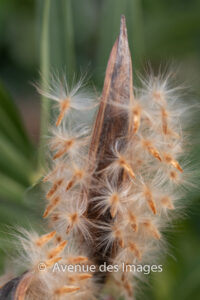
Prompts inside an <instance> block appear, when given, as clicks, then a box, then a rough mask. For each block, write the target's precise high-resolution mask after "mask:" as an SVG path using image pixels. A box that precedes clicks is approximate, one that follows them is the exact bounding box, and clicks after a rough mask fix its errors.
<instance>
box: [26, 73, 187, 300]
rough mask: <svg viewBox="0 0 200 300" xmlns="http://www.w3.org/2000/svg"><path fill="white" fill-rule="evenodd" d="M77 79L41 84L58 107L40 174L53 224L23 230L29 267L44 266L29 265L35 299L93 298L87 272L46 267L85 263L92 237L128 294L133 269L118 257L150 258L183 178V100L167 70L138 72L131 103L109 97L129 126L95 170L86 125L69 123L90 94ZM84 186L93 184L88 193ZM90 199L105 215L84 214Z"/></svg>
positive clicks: (93, 289) (89, 101)
mask: <svg viewBox="0 0 200 300" xmlns="http://www.w3.org/2000/svg"><path fill="white" fill-rule="evenodd" d="M83 85H84V84H83V82H82V81H80V82H79V83H78V84H76V85H75V87H74V88H73V89H71V90H70V89H69V87H68V85H67V82H66V80H65V79H64V82H63V81H61V80H58V79H56V78H55V77H52V81H51V84H50V86H49V88H48V90H47V91H46V92H43V91H40V92H41V93H42V94H43V95H44V96H45V97H48V98H49V99H51V100H53V101H56V103H57V105H58V109H59V115H58V118H57V120H56V122H55V123H56V126H52V129H51V137H50V139H49V149H50V154H51V162H50V163H51V165H50V171H49V172H48V174H47V175H46V176H45V177H44V179H43V181H44V182H45V183H46V185H47V186H48V190H47V192H46V201H47V204H46V208H45V211H44V214H43V217H44V218H47V219H48V224H49V226H50V227H51V228H52V230H55V231H53V232H51V233H49V234H47V235H44V236H42V237H36V236H35V234H30V235H28V238H26V239H24V238H22V245H23V249H24V251H25V252H26V253H27V259H26V260H28V261H29V262H31V268H30V269H31V270H36V266H37V265H38V263H39V262H41V261H42V262H44V263H45V265H46V266H47V270H46V271H45V272H39V271H36V272H35V275H34V280H33V282H32V284H31V285H30V287H29V290H28V297H29V298H27V299H41V295H43V296H42V299H52V300H54V299H78V298H79V299H95V296H94V295H95V292H98V289H97V285H96V284H94V279H93V278H91V274H89V273H76V274H71V273H70V274H69V273H65V272H64V273H62V272H61V273H58V274H53V273H52V272H51V271H50V270H51V267H52V266H53V265H54V264H55V263H56V262H58V261H59V262H61V263H67V262H69V261H70V262H71V263H86V262H87V263H90V262H88V259H87V258H86V256H88V257H89V256H90V255H91V251H90V250H91V249H90V247H91V245H92V247H95V248H96V249H94V252H95V251H96V253H98V251H99V249H101V251H103V252H104V253H102V256H103V255H105V259H106V261H109V262H110V263H112V264H117V265H118V266H119V272H117V273H113V277H114V282H116V283H117V285H116V289H120V291H121V293H122V294H123V295H124V296H125V298H126V299H133V296H134V295H133V288H132V280H133V279H132V274H131V272H125V273H124V272H123V271H122V265H128V264H131V265H132V264H138V263H140V264H144V263H152V255H155V253H156V250H159V249H160V240H161V237H162V234H161V231H162V230H163V228H164V227H165V226H166V223H167V222H168V221H169V219H170V216H171V211H172V210H174V209H175V208H176V207H177V206H178V200H179V199H180V197H181V196H182V195H181V193H180V191H179V190H180V189H178V186H180V185H182V184H185V182H186V181H185V176H184V173H183V168H182V166H181V164H180V160H181V159H182V158H181V157H182V156H183V154H184V151H185V150H184V149H183V132H182V130H183V127H184V126H182V124H181V115H182V113H183V108H182V102H180V99H179V98H178V96H177V94H178V89H176V88H171V87H170V85H169V78H168V76H166V77H165V78H162V77H161V76H159V77H155V76H150V77H149V78H148V79H147V80H142V87H141V88H140V89H138V90H136V92H135V99H134V102H133V103H131V102H130V103H129V104H123V103H116V102H115V101H114V100H115V99H113V101H112V100H109V105H110V106H111V107H112V106H114V107H115V108H117V109H116V111H117V113H118V114H120V116H122V118H124V117H127V116H128V120H129V132H128V134H127V135H126V136H121V137H118V138H117V140H115V142H114V144H111V145H110V149H109V153H110V154H109V157H106V160H107V161H108V160H110V163H108V164H107V165H106V167H105V168H103V169H102V170H101V171H99V172H100V176H99V177H98V172H97V171H95V166H92V167H91V161H93V160H92V159H91V157H89V155H88V153H91V152H90V151H89V149H90V135H91V133H90V130H89V128H88V127H87V126H83V125H82V124H79V125H74V123H73V119H75V120H80V111H83V110H87V109H91V108H92V107H94V106H95V103H94V101H93V100H94V99H95V97H93V96H92V95H91V94H90V93H87V92H86V91H85V89H84V88H83ZM179 102H180V103H179ZM127 103H128V101H127ZM72 115H73V118H72V117H71V116H72ZM75 115H76V118H75V117H74V116H75ZM109 121H110V122H112V120H109ZM103 159H105V157H104V158H103ZM92 163H94V162H92ZM94 174H95V176H94ZM94 177H95V178H94ZM98 178H99V180H98ZM47 183H48V184H47ZM91 189H93V190H94V191H96V193H94V196H93V195H92V196H91V194H90V192H89V191H90V190H91ZM178 191H179V192H178ZM95 195H96V196H95ZM88 196H89V197H88ZM89 206H90V207H91V206H92V210H93V212H95V214H96V216H104V218H103V220H104V221H102V222H101V221H100V219H101V218H99V217H97V218H96V219H95V218H93V219H90V217H89V214H88V207H89ZM93 216H94V213H93ZM105 216H108V220H107V221H106V218H105ZM95 220H96V221H95ZM92 228H95V230H94V231H93V229H92ZM94 232H96V233H98V234H97V237H94ZM66 240H68V245H67V247H66V248H65V246H66V244H67V242H66ZM69 249H70V250H69ZM102 249H103V250H102ZM75 253H76V254H75ZM108 253H109V255H110V257H109V258H107V255H108ZM61 254H62V255H61ZM38 289H39V291H38ZM113 289H114V287H113ZM36 293H37V294H38V295H40V296H38V297H39V298H37V296H36Z"/></svg>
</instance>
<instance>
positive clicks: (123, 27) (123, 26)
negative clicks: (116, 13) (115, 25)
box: [120, 15, 127, 35]
mask: <svg viewBox="0 0 200 300" xmlns="http://www.w3.org/2000/svg"><path fill="white" fill-rule="evenodd" d="M120 34H123V35H127V28H126V17H125V16H124V15H121V22H120Z"/></svg>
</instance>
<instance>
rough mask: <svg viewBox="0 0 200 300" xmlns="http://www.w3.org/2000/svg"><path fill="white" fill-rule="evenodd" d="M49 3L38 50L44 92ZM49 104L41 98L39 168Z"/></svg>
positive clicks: (47, 51)
mask: <svg viewBox="0 0 200 300" xmlns="http://www.w3.org/2000/svg"><path fill="white" fill-rule="evenodd" d="M50 1H51V0H45V1H44V5H43V13H42V32H41V48H40V69H41V88H42V89H43V90H45V88H46V85H47V83H48V78H49V17H50ZM49 111H50V103H49V101H48V99H47V98H45V97H43V96H42V97H41V113H40V147H39V153H38V163H39V168H41V166H43V165H44V164H45V158H44V152H45V151H44V150H45V149H44V136H45V135H46V133H47V128H48V126H47V124H48V123H49Z"/></svg>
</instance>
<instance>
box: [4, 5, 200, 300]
mask: <svg viewBox="0 0 200 300" xmlns="http://www.w3.org/2000/svg"><path fill="white" fill-rule="evenodd" d="M121 14H125V16H126V18H127V27H128V34H129V43H130V49H131V53H132V57H133V69H134V73H135V71H136V70H137V71H139V72H142V71H143V70H144V66H145V65H146V64H147V63H148V62H150V63H151V66H152V67H153V69H155V70H157V69H158V67H159V65H160V64H162V65H165V64H166V63H172V65H174V66H178V69H179V71H178V77H179V79H180V81H181V82H184V83H186V84H187V85H188V87H189V90H190V97H193V98H195V99H200V97H199V96H200V81H199V78H200V1H199V0H190V1H188V0H166V1H165V0H143V1H142V0H84V1H83V0H72V1H70V0H59V1H58V0H57V1H55V0H38V1H33V0H0V268H1V270H3V264H4V261H5V260H6V261H8V262H6V263H8V264H9V257H8V255H6V254H7V250H9V248H10V247H11V246H10V244H9V239H10V237H9V236H8V234H7V232H8V231H9V230H8V226H16V225H19V226H30V224H31V226H33V227H34V226H36V225H37V224H38V223H39V222H40V220H41V212H42V209H41V208H42V206H43V204H42V203H43V202H42V201H43V200H42V193H41V189H40V186H39V185H38V184H37V181H38V180H39V178H40V175H41V161H42V160H43V152H44V147H43V146H42V145H41V143H40V132H42V134H45V132H46V128H47V124H48V115H49V108H48V106H46V105H41V108H40V99H39V96H38V95H37V93H36V91H35V89H34V87H33V85H32V82H35V81H40V76H39V74H40V73H41V74H42V75H43V76H44V77H45V78H48V74H49V70H58V71H59V70H66V73H67V75H68V77H69V78H72V76H73V74H78V73H79V72H80V71H85V70H87V71H88V73H89V74H91V83H92V84H95V85H96V87H97V89H98V90H99V91H100V90H101V89H102V84H103V79H104V74H105V68H106V63H107V60H108V56H109V52H110V50H111V47H112V45H113V43H114V41H115V39H116V37H117V35H118V32H119V23H120V15H121ZM41 84H42V85H44V84H45V83H44V82H42V83H41ZM191 91H192V92H191ZM43 103H44V102H43ZM199 119H200V118H199ZM40 120H41V126H40ZM199 126H200V120H199V121H198V120H197V124H196V127H195V128H193V133H194V135H196V133H197V138H198V132H199ZM40 128H41V130H40ZM39 144H40V145H39ZM38 149H39V150H38ZM199 151H200V146H199V144H198V142H197V141H196V143H194V145H193V151H192V152H193V153H192V155H193V157H194V158H195V160H196V162H197V164H198V162H199ZM38 157H39V158H38ZM197 172H198V171H197ZM197 185H198V182H197ZM187 198H188V200H189V201H188V202H189V203H190V204H189V207H188V210H187V211H186V214H187V216H186V218H185V219H184V220H182V221H180V220H179V221H177V222H176V224H175V227H174V230H173V231H172V232H170V233H168V234H167V239H168V241H169V244H170V250H169V253H170V255H167V256H166V258H165V259H164V260H163V261H162V263H163V266H164V267H163V268H164V270H163V272H162V273H159V274H153V275H151V277H150V282H151V286H150V287H148V286H147V287H144V294H145V295H147V296H145V295H144V296H142V299H150V300H151V299H152V300H157V299H158V300H173V299H176V300H189V299H195V300H196V299H200V220H199V216H200V206H199V198H200V197H199V195H198V191H197V192H193V193H191V192H190V193H188V195H187ZM5 257H6V259H5Z"/></svg>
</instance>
